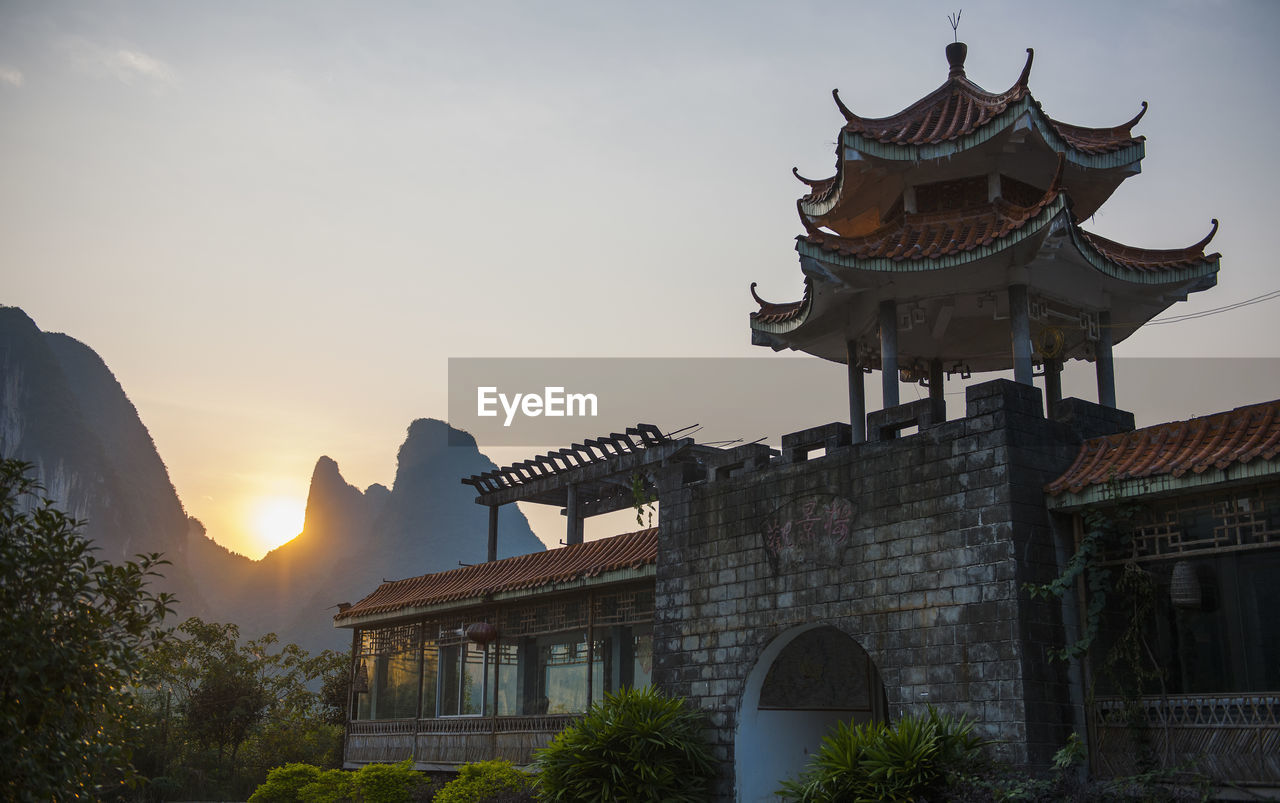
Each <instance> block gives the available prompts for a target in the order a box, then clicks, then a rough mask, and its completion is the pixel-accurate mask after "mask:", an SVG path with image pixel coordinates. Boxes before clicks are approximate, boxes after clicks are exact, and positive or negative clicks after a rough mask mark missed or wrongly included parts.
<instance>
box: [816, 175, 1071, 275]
mask: <svg viewBox="0 0 1280 803" xmlns="http://www.w3.org/2000/svg"><path fill="white" fill-rule="evenodd" d="M1066 205H1067V198H1066V196H1065V195H1063V194H1061V193H1060V194H1059V195H1058V197H1057V198H1054V199H1053V201H1051V202H1050V203H1048V204H1046V205H1045V207H1044V209H1041V210H1040V214H1038V215H1036V216H1035V217H1033V218H1031V219H1030V220H1028V221H1027V222H1025V223H1023V224H1022V225H1021V226H1019V227H1018V228H1017V229H1016V230H1015V231H1013V232H1011V233H1009V234H1006V235H1005V236H1004V237H1000V238H998V239H996V240H994V241H992V242H991V243H989V244H987V245H984V246H981V247H979V248H974V249H972V250H970V251H961V252H960V253H957V254H947V255H946V256H944V257H941V258H940V259H934V258H931V257H925V258H923V259H900V260H896V261H895V260H892V259H886V258H884V257H876V258H874V259H858V258H857V257H852V256H845V255H843V254H840V253H838V252H836V251H826V250H824V249H823V248H822V247H821V246H818V245H814V244H813V243H811V242H809V241H808V240H806V239H804V238H803V237H798V238H796V251H798V252H800V255H801V256H806V257H811V258H812V259H816V260H818V261H820V262H825V263H827V264H830V265H839V266H841V267H844V268H853V269H855V270H878V271H883V272H886V273H924V272H927V271H933V270H942V269H944V268H950V267H954V266H956V265H965V264H968V263H971V262H976V261H978V260H980V259H985V258H986V257H989V256H991V255H993V254H998V253H1000V252H1001V251H1005V250H1007V249H1009V248H1012V247H1014V246H1015V245H1017V244H1018V243H1020V242H1022V241H1023V240H1025V239H1027V238H1029V237H1033V236H1035V235H1037V234H1039V233H1040V232H1041V231H1042V230H1043V229H1044V227H1045V226H1046V225H1048V224H1049V222H1050V221H1052V220H1053V218H1054V217H1055V216H1057V215H1058V214H1059V213H1061V212H1062V211H1063V210H1065V209H1066Z"/></svg>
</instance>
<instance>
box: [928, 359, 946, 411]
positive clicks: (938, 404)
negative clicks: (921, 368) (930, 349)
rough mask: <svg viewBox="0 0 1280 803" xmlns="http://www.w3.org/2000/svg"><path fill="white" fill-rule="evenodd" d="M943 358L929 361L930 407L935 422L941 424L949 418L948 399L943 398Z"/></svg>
mask: <svg viewBox="0 0 1280 803" xmlns="http://www.w3.org/2000/svg"><path fill="white" fill-rule="evenodd" d="M944 381H945V380H944V379H943V378H942V359H941V358H940V357H934V358H933V359H932V360H930V361H929V409H930V410H931V411H932V413H933V423H935V424H941V423H942V422H943V421H946V420H947V400H946V399H945V398H943V394H942V390H943V382H944Z"/></svg>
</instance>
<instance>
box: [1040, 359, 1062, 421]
mask: <svg viewBox="0 0 1280 803" xmlns="http://www.w3.org/2000/svg"><path fill="white" fill-rule="evenodd" d="M1061 401H1062V360H1060V359H1058V358H1057V357H1048V358H1046V359H1045V361H1044V406H1045V408H1046V409H1045V415H1047V416H1048V417H1049V418H1053V411H1054V408H1055V407H1057V406H1058V404H1059V402H1061Z"/></svg>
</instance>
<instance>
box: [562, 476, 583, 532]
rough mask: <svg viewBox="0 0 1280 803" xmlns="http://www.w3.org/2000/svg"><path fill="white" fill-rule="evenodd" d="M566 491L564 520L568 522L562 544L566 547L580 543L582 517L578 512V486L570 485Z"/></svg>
mask: <svg viewBox="0 0 1280 803" xmlns="http://www.w3.org/2000/svg"><path fill="white" fill-rule="evenodd" d="M565 490H566V494H565V496H566V500H565V506H564V515H565V518H566V519H568V520H569V522H568V528H567V533H566V535H565V539H564V542H565V544H566V545H568V546H572V545H573V544H581V543H582V515H581V514H580V513H579V512H578V486H577V485H576V484H570V485H569V487H568V488H567V489H565Z"/></svg>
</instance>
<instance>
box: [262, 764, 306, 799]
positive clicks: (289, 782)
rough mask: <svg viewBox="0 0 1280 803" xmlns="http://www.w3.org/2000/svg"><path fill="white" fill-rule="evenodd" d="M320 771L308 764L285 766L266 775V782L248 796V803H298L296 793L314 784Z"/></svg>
mask: <svg viewBox="0 0 1280 803" xmlns="http://www.w3.org/2000/svg"><path fill="white" fill-rule="evenodd" d="M319 777H320V769H319V768H318V767H313V766H311V765H310V764H285V765H284V766H281V767H276V768H275V769H273V770H271V771H270V772H268V773H267V780H266V782H265V783H264V784H262V786H259V787H258V788H257V789H256V790H254V793H253V794H252V795H250V796H249V803H298V800H299V797H298V791H299V790H300V789H302V788H303V787H304V786H306V785H308V784H311V783H314V782H315V781H316V779H318V778H319Z"/></svg>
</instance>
